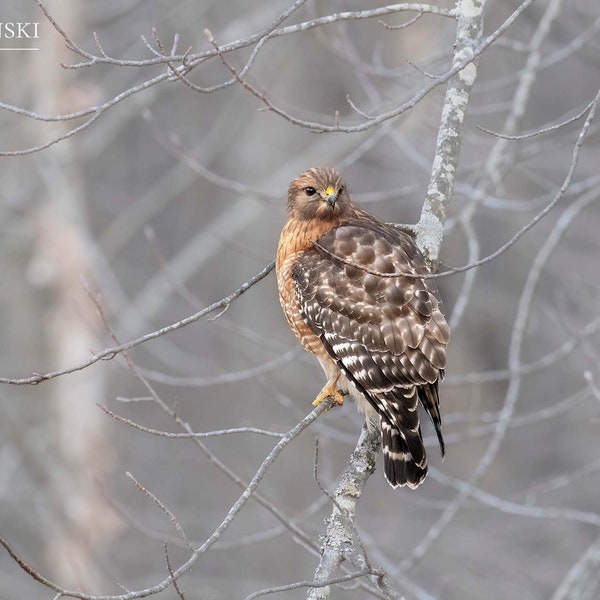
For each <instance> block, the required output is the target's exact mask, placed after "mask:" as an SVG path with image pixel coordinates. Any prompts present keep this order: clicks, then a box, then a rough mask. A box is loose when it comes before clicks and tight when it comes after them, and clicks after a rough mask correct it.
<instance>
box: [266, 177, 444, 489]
mask: <svg viewBox="0 0 600 600" xmlns="http://www.w3.org/2000/svg"><path fill="white" fill-rule="evenodd" d="M276 269H277V285H278V289H279V298H280V302H281V306H282V308H283V311H284V313H285V316H286V318H287V321H288V323H289V325H290V327H291V329H292V331H293V332H294V334H295V335H296V337H297V338H298V340H299V341H300V343H301V344H302V346H303V347H304V349H305V350H307V351H308V352H310V353H312V354H314V355H315V356H316V357H317V358H318V360H319V362H320V364H321V366H322V367H323V370H324V371H325V374H326V375H327V383H326V384H325V387H324V388H323V389H322V390H321V392H320V393H319V394H318V396H317V398H316V399H315V402H314V404H318V403H319V402H321V401H322V400H323V399H324V398H326V397H328V396H331V397H332V398H334V399H335V400H336V401H337V402H338V403H339V404H342V403H343V397H342V396H343V395H344V394H346V393H350V394H351V395H352V396H353V397H354V398H355V399H356V400H357V402H358V407H359V409H360V410H362V411H363V412H364V413H365V415H366V417H367V423H368V424H369V426H371V427H380V428H381V434H382V448H383V462H384V474H385V477H386V479H387V480H388V481H389V483H390V484H391V485H392V486H393V487H397V486H402V485H408V486H409V487H411V488H416V487H417V486H418V485H419V484H420V483H421V482H422V481H423V479H424V478H425V476H426V475H427V456H426V454H425V448H424V447H423V439H422V437H421V427H420V422H419V414H418V410H417V408H418V402H419V400H420V401H421V403H422V404H423V406H424V407H425V409H426V411H427V413H428V414H429V416H430V417H431V419H432V421H433V423H434V426H435V429H436V432H437V435H438V439H439V443H440V448H441V451H442V455H443V454H444V442H443V438H442V432H441V426H442V424H441V417H440V411H439V398H438V381H439V380H440V379H441V378H442V377H443V374H444V369H445V366H446V346H447V344H448V340H449V337H450V330H449V327H448V324H447V323H446V319H445V318H444V314H443V307H442V303H441V300H440V299H439V297H438V292H437V289H436V287H435V285H434V283H433V280H432V279H419V278H414V277H405V276H402V275H400V274H401V273H406V274H416V275H419V274H423V275H424V274H427V273H428V270H427V267H426V265H425V261H424V260H423V257H422V255H421V253H420V251H419V249H418V248H417V246H416V244H415V242H414V240H413V239H412V237H411V236H410V235H409V234H408V233H406V232H404V231H401V230H399V229H397V228H394V227H391V226H389V225H386V224H385V223H383V222H381V221H379V220H378V219H377V218H376V217H374V216H372V215H370V214H368V213H367V212H365V211H363V210H361V209H360V208H358V207H356V206H355V205H354V204H353V203H352V201H351V199H350V196H349V194H348V191H347V189H346V187H345V184H344V183H343V181H342V179H341V177H340V175H339V173H338V172H337V171H335V170H333V169H328V168H321V169H309V170H308V171H305V172H304V173H302V174H301V175H300V176H299V177H297V178H296V179H295V180H294V181H292V183H291V184H290V187H289V190H288V221H287V222H286V224H285V226H284V228H283V231H282V232H281V237H280V239H279V246H278V248H277V260H276ZM386 274H389V275H393V276H392V277H385V276H384V275H386ZM395 274H398V275H397V276H396V275H395Z"/></svg>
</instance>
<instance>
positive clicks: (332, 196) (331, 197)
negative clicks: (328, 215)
mask: <svg viewBox="0 0 600 600" xmlns="http://www.w3.org/2000/svg"><path fill="white" fill-rule="evenodd" d="M324 200H325V202H327V204H329V206H331V208H333V207H334V206H335V201H336V200H337V195H336V193H335V190H334V189H333V187H331V186H329V187H328V188H327V189H326V190H325V195H324Z"/></svg>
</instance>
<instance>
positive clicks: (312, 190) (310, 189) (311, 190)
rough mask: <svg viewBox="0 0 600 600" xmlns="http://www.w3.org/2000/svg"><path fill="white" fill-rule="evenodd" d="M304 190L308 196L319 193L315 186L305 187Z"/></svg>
mask: <svg viewBox="0 0 600 600" xmlns="http://www.w3.org/2000/svg"><path fill="white" fill-rule="evenodd" d="M304 192H305V193H306V195H307V196H314V195H315V194H316V193H317V190H315V188H314V187H305V188H304Z"/></svg>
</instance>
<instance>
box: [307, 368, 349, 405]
mask: <svg viewBox="0 0 600 600" xmlns="http://www.w3.org/2000/svg"><path fill="white" fill-rule="evenodd" d="M338 378H339V375H336V376H335V377H332V378H331V379H330V380H329V381H328V382H327V383H326V384H325V387H324V388H323V389H322V390H321V391H320V392H319V394H318V396H317V397H316V398H315V401H314V402H313V403H312V405H313V406H319V404H321V402H323V400H325V398H333V400H335V402H336V404H339V405H340V406H341V405H342V404H344V397H343V396H342V394H341V393H340V392H339V391H338V389H337V388H336V384H337V380H338Z"/></svg>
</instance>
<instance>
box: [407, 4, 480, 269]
mask: <svg viewBox="0 0 600 600" xmlns="http://www.w3.org/2000/svg"><path fill="white" fill-rule="evenodd" d="M485 2H486V0H460V1H459V2H458V5H457V8H456V12H457V14H458V25H457V28H456V41H455V51H454V58H453V61H452V67H453V68H454V67H455V66H456V65H458V64H461V63H464V62H465V61H468V60H469V59H470V58H471V57H472V56H473V54H474V51H475V48H476V46H477V44H478V42H479V40H480V38H481V35H482V31H483V8H484V5H485ZM476 77H477V59H475V60H473V61H471V62H469V63H468V64H467V66H466V67H465V68H464V69H462V71H459V72H458V73H457V74H456V75H454V77H452V79H450V81H449V82H448V87H447V89H446V96H445V99H444V106H443V108H442V117H441V122H440V127H439V130H438V137H437V143H436V150H435V157H434V159H433V166H432V168H431V178H430V180H429V187H428V189H427V196H426V198H425V202H424V203H423V209H422V211H421V218H420V219H419V222H418V223H417V225H416V228H415V229H416V233H417V244H418V246H419V248H420V249H421V251H422V252H423V254H424V255H425V258H426V260H427V262H428V263H429V264H430V265H435V264H436V263H437V260H438V256H439V251H440V246H441V244H442V237H443V234H444V221H445V219H446V209H447V207H448V205H449V204H450V201H451V200H452V192H453V189H454V179H455V176H456V169H457V167H458V159H459V156H460V146H461V142H462V138H463V128H464V122H465V115H466V112H467V107H468V105H469V97H470V94H471V89H472V88H473V84H474V83H475V78H476Z"/></svg>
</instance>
